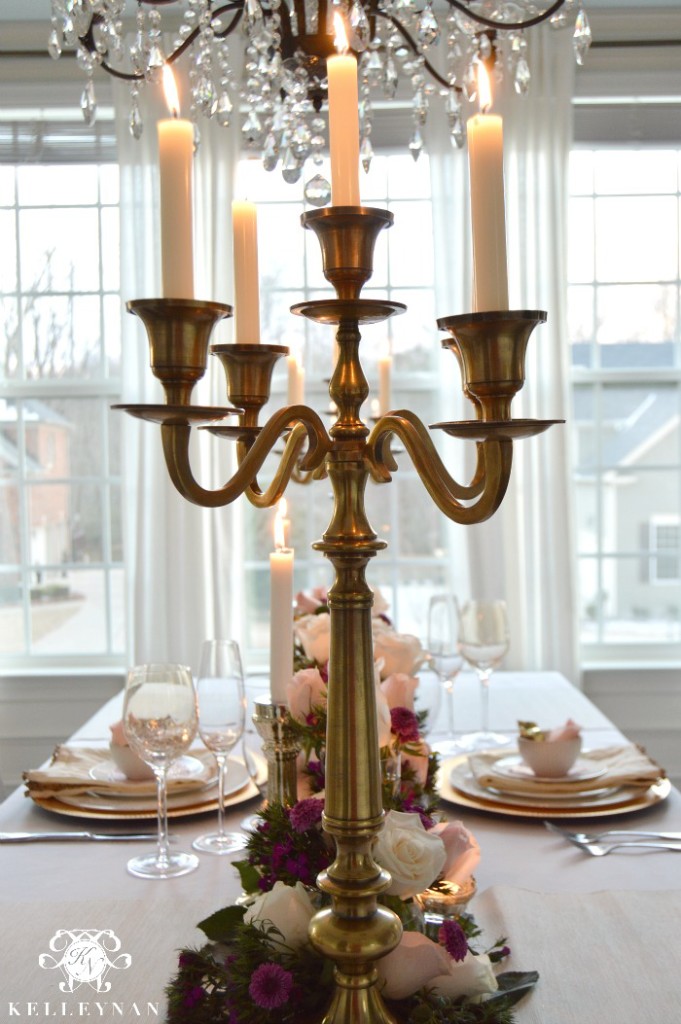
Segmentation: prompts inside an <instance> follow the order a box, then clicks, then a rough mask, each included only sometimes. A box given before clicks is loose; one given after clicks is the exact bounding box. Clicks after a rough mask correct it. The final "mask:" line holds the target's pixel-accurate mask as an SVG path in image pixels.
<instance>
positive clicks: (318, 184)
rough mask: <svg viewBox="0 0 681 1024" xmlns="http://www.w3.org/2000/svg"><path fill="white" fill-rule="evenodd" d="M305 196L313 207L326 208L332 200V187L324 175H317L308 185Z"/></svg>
mask: <svg viewBox="0 0 681 1024" xmlns="http://www.w3.org/2000/svg"><path fill="white" fill-rule="evenodd" d="M304 195H305V198H306V200H307V201H308V203H309V204H310V205H311V206H326V204H327V203H328V202H329V200H330V199H331V185H330V184H329V183H328V181H327V180H326V178H325V177H324V175H323V174H315V176H314V178H310V180H309V181H308V183H307V184H306V186H305V189H304Z"/></svg>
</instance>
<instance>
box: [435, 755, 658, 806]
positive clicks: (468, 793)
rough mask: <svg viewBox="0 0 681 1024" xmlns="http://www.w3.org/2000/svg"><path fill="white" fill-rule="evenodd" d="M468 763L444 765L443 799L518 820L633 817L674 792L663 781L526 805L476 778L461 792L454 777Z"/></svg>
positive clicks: (451, 761)
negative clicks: (491, 789)
mask: <svg viewBox="0 0 681 1024" xmlns="http://www.w3.org/2000/svg"><path fill="white" fill-rule="evenodd" d="M467 762H468V755H467V754H461V755H459V756H458V757H452V758H449V759H448V760H447V761H444V762H443V764H442V765H441V766H440V772H439V775H438V786H437V788H438V792H439V794H440V798H441V799H442V800H446V801H447V802H448V803H453V804H457V805H458V806H460V807H470V808H472V809H473V810H477V811H488V812H489V813H491V814H502V815H507V816H510V817H514V818H604V817H608V816H609V815H614V814H630V813H633V812H634V811H641V810H644V809H645V808H646V807H653V806H654V805H655V804H657V803H660V802H661V801H662V800H666V799H667V797H668V796H669V794H670V792H671V788H672V786H671V782H670V781H669V779H662V780H661V781H660V782H657V783H655V785H653V786H650V787H649V788H648V789H646V790H643V791H642V790H640V789H633V788H628V789H627V788H626V787H623V788H622V789H620V790H618V791H617V792H614V793H612V794H611V795H610V796H608V797H602V798H598V797H597V798H585V797H582V799H581V800H580V798H579V794H576V795H575V800H574V802H572V803H566V801H565V800H561V801H560V802H558V801H555V802H554V801H551V800H547V801H545V802H542V801H541V800H540V799H538V798H537V797H531V798H528V799H527V800H526V801H525V800H523V798H522V797H515V796H514V797H511V796H510V795H508V796H502V795H501V794H495V793H491V792H489V791H487V790H485V789H483V788H482V787H481V786H478V785H477V783H475V781H474V780H473V777H472V775H471V776H470V781H469V780H468V779H466V780H465V782H464V778H463V776H462V777H461V782H460V784H461V785H462V786H463V785H465V789H463V788H462V789H459V788H458V786H456V785H455V784H453V783H452V782H451V781H450V779H451V776H452V773H453V772H455V773H456V772H457V770H461V769H462V768H463V767H464V766H465V765H466V764H467Z"/></svg>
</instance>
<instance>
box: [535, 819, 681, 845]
mask: <svg viewBox="0 0 681 1024" xmlns="http://www.w3.org/2000/svg"><path fill="white" fill-rule="evenodd" d="M544 827H545V828H547V829H548V830H549V832H555V833H556V835H559V836H563V838H564V839H569V840H570V842H572V843H576V844H579V843H584V844H586V843H597V842H599V841H600V840H601V839H609V838H610V837H611V836H626V837H629V836H637V837H639V838H642V839H676V840H679V841H681V832H637V831H635V830H633V829H620V828H613V829H610V830H609V831H607V832H568V831H567V829H564V828H559V827H558V825H554V824H553V822H552V821H545V822H544ZM624 841H625V842H626V841H627V840H626V839H625V840H624Z"/></svg>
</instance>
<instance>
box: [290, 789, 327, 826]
mask: <svg viewBox="0 0 681 1024" xmlns="http://www.w3.org/2000/svg"><path fill="white" fill-rule="evenodd" d="M323 810H324V801H323V800H317V798H316V797H314V796H310V797H307V799H305V800H299V801H298V803H297V804H294V805H293V807H292V808H291V812H290V815H289V816H290V819H291V824H292V825H293V827H294V829H295V830H296V832H307V830H308V829H310V828H313V827H314V826H315V825H318V824H319V822H320V821H321V820H322V811H323Z"/></svg>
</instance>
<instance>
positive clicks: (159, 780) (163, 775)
mask: <svg viewBox="0 0 681 1024" xmlns="http://www.w3.org/2000/svg"><path fill="white" fill-rule="evenodd" d="M154 773H155V775H156V808H157V817H158V840H157V846H158V861H159V864H167V863H168V794H167V784H166V783H167V778H168V768H167V767H166V765H161V766H160V767H156V766H154Z"/></svg>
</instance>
